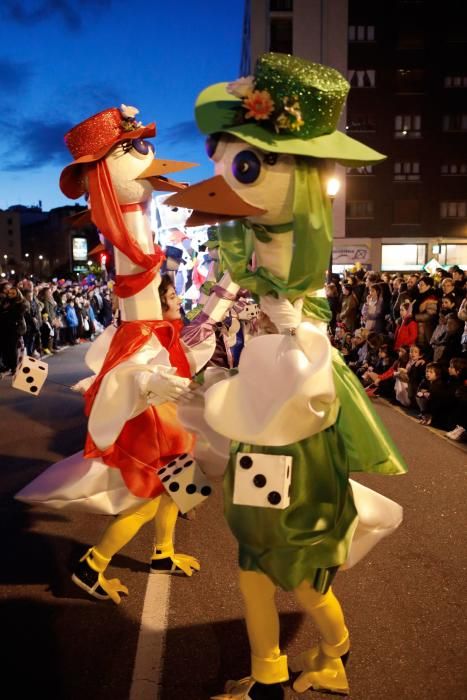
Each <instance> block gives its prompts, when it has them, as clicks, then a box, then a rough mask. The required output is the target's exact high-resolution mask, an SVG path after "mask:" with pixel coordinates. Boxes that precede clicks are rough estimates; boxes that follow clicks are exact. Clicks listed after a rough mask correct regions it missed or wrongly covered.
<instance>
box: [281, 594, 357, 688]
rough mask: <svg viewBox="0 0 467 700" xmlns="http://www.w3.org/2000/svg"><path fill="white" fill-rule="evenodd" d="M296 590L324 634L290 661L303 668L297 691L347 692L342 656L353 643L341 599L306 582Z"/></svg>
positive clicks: (297, 681)
mask: <svg viewBox="0 0 467 700" xmlns="http://www.w3.org/2000/svg"><path fill="white" fill-rule="evenodd" d="M294 593H295V596H296V598H297V600H298V602H299V603H300V604H301V606H302V607H303V609H304V610H305V612H307V613H308V614H309V615H310V616H311V617H312V618H313V621H314V622H315V624H316V626H317V627H318V630H319V631H320V633H321V636H322V641H321V643H320V644H319V646H317V647H314V648H313V649H310V650H307V651H305V652H303V653H302V654H300V655H299V656H297V657H296V658H295V659H292V660H291V661H290V668H291V669H292V670H293V671H302V673H301V675H300V676H299V677H298V678H297V680H296V681H295V683H294V686H293V687H294V690H296V691H297V692H299V693H303V692H304V691H305V690H307V689H308V688H310V687H312V688H314V689H315V690H320V689H321V690H331V691H333V692H336V693H343V694H347V693H348V692H349V685H348V681H347V676H346V673H345V668H344V664H343V662H342V659H341V656H343V655H344V654H346V653H347V652H348V651H349V648H350V642H349V632H348V630H347V627H346V626H345V622H344V614H343V612H342V608H341V606H340V603H339V601H338V600H337V598H336V596H335V595H334V593H333V592H332V590H331V589H329V590H328V592H327V593H324V594H322V593H318V592H317V591H315V590H314V588H313V587H312V586H311V585H310V584H309V583H308V582H306V581H304V582H303V583H301V584H300V586H298V588H296V589H295V591H294Z"/></svg>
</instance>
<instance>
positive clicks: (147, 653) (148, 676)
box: [129, 574, 172, 700]
mask: <svg viewBox="0 0 467 700" xmlns="http://www.w3.org/2000/svg"><path fill="white" fill-rule="evenodd" d="M171 578H172V577H171V576H164V575H158V574H150V575H149V576H148V584H147V587H146V595H145V598H144V605H143V613H142V615H141V626H140V630H139V637H138V646H137V648H136V658H135V666H134V669H133V679H132V682H131V689H130V697H129V700H157V698H158V697H159V690H160V683H161V673H162V668H163V662H164V654H165V632H166V629H167V619H168V613H169V594H170V583H171Z"/></svg>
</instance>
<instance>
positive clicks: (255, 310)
mask: <svg viewBox="0 0 467 700" xmlns="http://www.w3.org/2000/svg"><path fill="white" fill-rule="evenodd" d="M259 311H260V308H259V304H246V305H245V306H244V307H243V309H241V310H240V311H239V312H238V318H239V319H240V321H251V320H253V319H254V318H258V316H259Z"/></svg>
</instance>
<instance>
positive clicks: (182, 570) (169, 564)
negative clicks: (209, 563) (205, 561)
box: [150, 549, 201, 576]
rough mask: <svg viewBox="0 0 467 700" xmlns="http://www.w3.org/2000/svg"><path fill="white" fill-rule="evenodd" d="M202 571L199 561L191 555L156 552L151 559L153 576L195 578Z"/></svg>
mask: <svg viewBox="0 0 467 700" xmlns="http://www.w3.org/2000/svg"><path fill="white" fill-rule="evenodd" d="M200 569H201V564H200V563H199V561H198V560H197V559H195V558H194V557H191V556H190V555H189V554H177V553H175V552H172V553H170V552H162V551H161V550H158V549H156V550H154V554H153V555H152V557H151V569H150V571H151V573H152V574H171V575H175V576H193V574H194V573H195V572H196V571H199V570H200Z"/></svg>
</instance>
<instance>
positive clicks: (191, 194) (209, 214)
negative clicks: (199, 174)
mask: <svg viewBox="0 0 467 700" xmlns="http://www.w3.org/2000/svg"><path fill="white" fill-rule="evenodd" d="M164 204H167V205H169V206H175V207H183V208H185V209H193V213H192V214H191V216H190V217H189V218H188V219H187V221H186V223H185V225H186V226H202V225H204V224H217V223H220V222H222V221H231V220H232V219H243V218H245V217H247V216H259V215H260V214H265V213H266V209H260V208H259V207H255V206H253V205H252V204H249V203H248V202H246V201H245V200H244V199H242V198H241V197H239V195H238V194H237V193H236V192H235V191H234V190H233V189H232V188H231V187H229V185H228V184H227V182H226V181H225V180H224V178H223V177H222V175H216V176H215V177H211V178H209V179H208V180H203V181H202V182H198V183H196V185H191V186H190V187H186V188H185V189H184V190H183V191H182V192H177V193H176V194H174V195H172V196H171V197H168V198H167V199H166V200H165V202H164Z"/></svg>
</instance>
